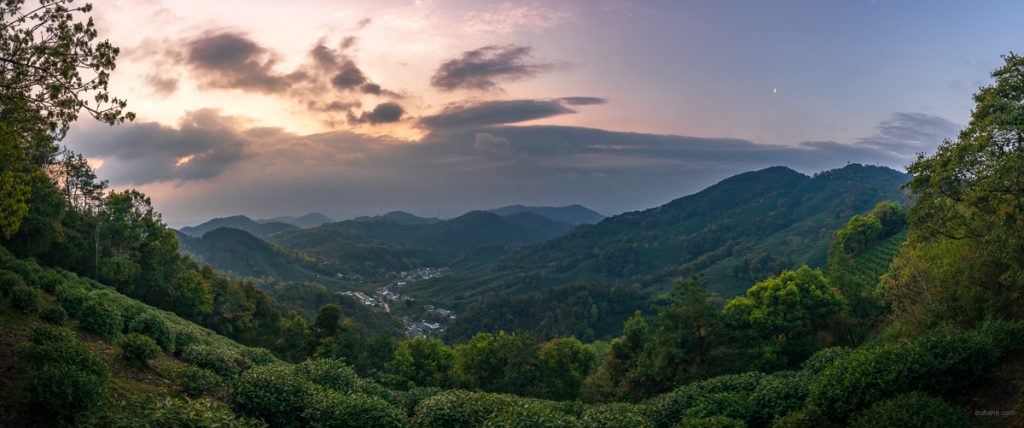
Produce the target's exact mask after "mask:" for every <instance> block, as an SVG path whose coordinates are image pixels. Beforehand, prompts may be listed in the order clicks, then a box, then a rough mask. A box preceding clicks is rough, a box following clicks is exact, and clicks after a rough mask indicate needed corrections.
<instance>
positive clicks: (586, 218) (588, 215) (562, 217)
mask: <svg viewBox="0 0 1024 428" xmlns="http://www.w3.org/2000/svg"><path fill="white" fill-rule="evenodd" d="M488 211H490V212H492V213H495V214H497V215H500V216H510V215H514V214H519V213H532V214H537V215H539V216H543V217H547V218H549V219H551V220H554V221H557V222H559V223H565V224H568V225H570V226H579V225H581V224H597V223H599V222H600V221H601V220H604V218H605V217H604V216H603V215H601V214H599V213H598V212H596V211H594V210H591V209H590V208H587V207H585V206H583V205H579V204H573V205H569V206H564V207H528V206H524V205H509V206H507V207H501V208H495V209H493V210H488Z"/></svg>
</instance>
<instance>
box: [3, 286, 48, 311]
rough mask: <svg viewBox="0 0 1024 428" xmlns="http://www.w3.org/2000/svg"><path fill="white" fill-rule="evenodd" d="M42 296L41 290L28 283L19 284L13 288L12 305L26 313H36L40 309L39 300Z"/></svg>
mask: <svg viewBox="0 0 1024 428" xmlns="http://www.w3.org/2000/svg"><path fill="white" fill-rule="evenodd" d="M40 300H42V297H41V296H40V295H39V290H36V289H35V288H32V287H29V286H27V285H17V286H15V287H14V288H11V305H12V306H14V308H15V309H17V310H19V311H21V312H24V313H26V314H34V313H36V312H38V311H39V301H40Z"/></svg>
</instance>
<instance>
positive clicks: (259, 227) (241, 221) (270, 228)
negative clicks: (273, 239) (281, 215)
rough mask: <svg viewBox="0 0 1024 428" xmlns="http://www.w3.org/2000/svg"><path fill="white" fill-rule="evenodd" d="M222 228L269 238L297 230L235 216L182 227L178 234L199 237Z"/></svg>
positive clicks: (292, 227)
mask: <svg viewBox="0 0 1024 428" xmlns="http://www.w3.org/2000/svg"><path fill="white" fill-rule="evenodd" d="M222 227H230V228H233V229H240V230H244V231H246V232H249V233H250V234H253V235H256V236H270V235H273V234H276V233H281V232H285V231H288V230H298V229H299V227H298V226H295V225H292V224H287V223H281V222H269V223H258V222H256V221H253V220H252V219H251V218H249V217H246V216H244V215H236V216H231V217H224V218H215V219H213V220H210V221H207V222H205V223H202V224H199V225H196V226H188V227H183V228H181V229H180V230H179V232H181V233H184V234H186V235H188V236H194V237H201V236H203V235H205V234H206V233H207V232H209V231H211V230H214V229H219V228H222Z"/></svg>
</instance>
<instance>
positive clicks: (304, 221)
mask: <svg viewBox="0 0 1024 428" xmlns="http://www.w3.org/2000/svg"><path fill="white" fill-rule="evenodd" d="M256 222H257V223H263V224H266V223H286V224H290V225H293V226H298V227H301V228H303V229H309V228H311V227H317V226H319V225H321V224H324V223H333V222H334V220H332V219H331V218H330V217H327V216H325V215H323V214H320V213H309V214H306V215H304V216H301V217H292V216H281V217H274V218H269V219H261V220H256Z"/></svg>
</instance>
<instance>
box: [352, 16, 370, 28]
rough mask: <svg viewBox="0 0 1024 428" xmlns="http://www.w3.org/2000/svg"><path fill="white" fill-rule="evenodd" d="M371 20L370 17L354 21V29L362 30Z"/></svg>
mask: <svg viewBox="0 0 1024 428" xmlns="http://www.w3.org/2000/svg"><path fill="white" fill-rule="evenodd" d="M371 22H373V20H372V19H370V18H363V19H360V20H359V22H357V23H356V30H362V29H364V28H366V26H368V25H370V23H371Z"/></svg>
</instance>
